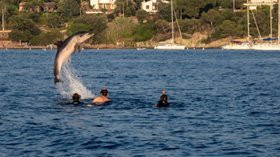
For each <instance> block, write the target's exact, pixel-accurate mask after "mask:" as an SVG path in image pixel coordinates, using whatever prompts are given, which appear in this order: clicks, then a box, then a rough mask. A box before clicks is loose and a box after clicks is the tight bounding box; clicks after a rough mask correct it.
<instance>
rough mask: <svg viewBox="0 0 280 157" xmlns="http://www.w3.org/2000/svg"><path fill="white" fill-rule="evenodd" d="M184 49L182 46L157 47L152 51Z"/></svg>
mask: <svg viewBox="0 0 280 157" xmlns="http://www.w3.org/2000/svg"><path fill="white" fill-rule="evenodd" d="M185 48H186V47H185V46H182V45H173V44H170V45H159V46H155V47H154V49H157V50H184V49H185Z"/></svg>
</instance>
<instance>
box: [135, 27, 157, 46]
mask: <svg viewBox="0 0 280 157" xmlns="http://www.w3.org/2000/svg"><path fill="white" fill-rule="evenodd" d="M154 35H155V27H154V25H153V24H152V23H147V24H140V25H137V26H136V28H135V30H134V31H133V39H134V41H136V42H139V41H141V42H142V41H147V40H150V39H151V38H152V37H153V36H154Z"/></svg>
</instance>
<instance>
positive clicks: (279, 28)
mask: <svg viewBox="0 0 280 157" xmlns="http://www.w3.org/2000/svg"><path fill="white" fill-rule="evenodd" d="M279 40H280V0H278V44H279V43H280V41H279Z"/></svg>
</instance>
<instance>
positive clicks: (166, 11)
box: [157, 3, 171, 21]
mask: <svg viewBox="0 0 280 157" xmlns="http://www.w3.org/2000/svg"><path fill="white" fill-rule="evenodd" d="M157 16H158V17H159V18H160V19H163V20H166V21H171V7H170V4H166V3H159V5H158V12H157Z"/></svg>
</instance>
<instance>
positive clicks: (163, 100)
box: [156, 90, 169, 107]
mask: <svg viewBox="0 0 280 157" xmlns="http://www.w3.org/2000/svg"><path fill="white" fill-rule="evenodd" d="M168 106H169V103H168V96H167V94H166V90H163V91H162V95H161V96H160V100H159V101H158V104H157V105H156V107H168Z"/></svg>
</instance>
